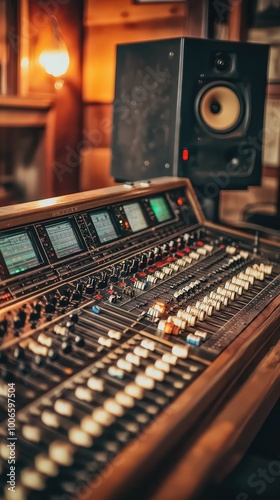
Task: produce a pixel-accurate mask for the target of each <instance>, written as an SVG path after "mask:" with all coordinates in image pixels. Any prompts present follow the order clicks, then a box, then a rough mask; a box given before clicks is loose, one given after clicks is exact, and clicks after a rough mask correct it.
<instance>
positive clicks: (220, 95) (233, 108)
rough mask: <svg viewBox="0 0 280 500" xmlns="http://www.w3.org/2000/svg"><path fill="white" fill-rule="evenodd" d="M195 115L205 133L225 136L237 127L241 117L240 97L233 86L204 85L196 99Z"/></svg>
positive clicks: (224, 84) (219, 84)
mask: <svg viewBox="0 0 280 500" xmlns="http://www.w3.org/2000/svg"><path fill="white" fill-rule="evenodd" d="M196 114H197V118H198V120H199V122H200V124H201V125H202V126H203V128H205V129H206V130H207V131H211V132H214V133H219V134H226V133H228V132H230V131H232V130H234V129H235V128H237V127H238V125H239V124H240V121H241V119H242V116H243V102H242V97H241V95H240V93H239V91H238V89H237V87H235V86H234V85H231V84H226V83H223V82H215V83H211V84H208V85H205V86H204V87H203V88H202V89H201V90H200V92H199V93H198V95H197V97H196Z"/></svg>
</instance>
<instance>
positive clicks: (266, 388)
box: [153, 341, 280, 500]
mask: <svg viewBox="0 0 280 500" xmlns="http://www.w3.org/2000/svg"><path fill="white" fill-rule="evenodd" d="M279 393H280V341H279V342H278V343H277V344H276V345H275V346H274V347H273V348H272V349H271V351H270V352H269V353H268V354H267V355H266V356H265V357H264V358H263V360H262V361H261V362H260V364H259V365H258V366H257V368H256V369H255V370H254V372H253V374H252V375H251V376H250V378H249V379H248V380H247V382H246V383H245V384H244V385H243V386H242V387H241V389H240V390H239V391H238V392H237V394H236V395H235V396H234V397H233V398H232V399H231V400H230V402H229V403H228V404H227V405H226V406H225V408H224V409H223V410H222V412H221V413H220V414H219V415H218V417H217V418H216V419H215V420H214V421H213V423H212V424H211V425H210V426H209V428H208V429H207V430H206V431H205V432H204V433H203V434H202V435H201V437H200V438H199V439H198V440H197V442H196V443H195V445H194V446H192V447H191V449H190V450H188V451H187V453H186V454H185V456H184V457H183V458H182V459H181V460H180V463H179V465H178V466H177V467H176V469H175V471H174V472H173V473H172V474H171V475H170V476H169V477H168V478H167V479H166V480H165V481H163V483H162V485H161V487H160V489H159V490H158V491H157V493H156V494H155V495H154V496H153V500H161V499H162V498H164V499H165V500H168V499H170V500H171V499H174V498H176V500H191V499H193V498H194V496H195V495H196V494H197V492H198V491H199V490H200V489H201V488H202V485H205V483H206V482H207V481H208V482H210V481H211V482H213V479H214V478H215V476H217V474H218V477H219V478H221V477H223V475H224V474H225V472H228V471H229V470H230V469H232V468H233V467H234V466H235V465H236V464H237V463H238V462H239V461H240V459H241V458H242V456H243V455H244V453H245V451H246V449H247V448H248V446H249V445H250V444H251V442H252V440H253V438H254V436H255V434H256V433H257V431H258V430H259V429H260V427H261V425H262V423H263V422H264V420H265V418H266V417H267V416H268V414H269V412H270V411H271V409H272V408H273V406H274V404H275V403H276V401H277V400H278V398H279ZM226 464H227V467H226V469H225V465H226ZM217 471H218V472H217ZM163 495H164V496H163Z"/></svg>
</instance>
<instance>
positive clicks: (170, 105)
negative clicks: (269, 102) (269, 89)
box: [111, 38, 268, 189]
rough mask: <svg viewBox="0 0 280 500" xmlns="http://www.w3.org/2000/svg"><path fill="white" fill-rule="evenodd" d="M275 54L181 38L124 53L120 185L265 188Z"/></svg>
mask: <svg viewBox="0 0 280 500" xmlns="http://www.w3.org/2000/svg"><path fill="white" fill-rule="evenodd" d="M267 57H268V46H266V45H263V44H253V43H239V42H225V41H219V40H206V39H194V38H174V39H169V40H159V41H151V42H140V43H133V44H124V45H119V46H118V47H117V67H116V81H115V100H114V119H113V138H112V168H111V173H112V175H113V176H114V177H115V179H116V180H121V181H123V180H129V181H134V180H141V179H148V178H152V177H161V176H165V175H174V176H182V177H188V178H189V179H190V180H191V181H192V182H193V184H194V185H195V186H197V187H200V186H204V185H205V184H206V183H208V184H209V183H211V182H216V183H217V184H218V185H219V187H220V189H243V188H246V187H248V186H249V185H259V184H260V180H261V153H262V131H263V113H264V100H265V89H266V72H267Z"/></svg>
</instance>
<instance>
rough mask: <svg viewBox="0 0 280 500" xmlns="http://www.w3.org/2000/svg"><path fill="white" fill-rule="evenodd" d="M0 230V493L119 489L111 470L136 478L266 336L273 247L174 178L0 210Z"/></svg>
mask: <svg viewBox="0 0 280 500" xmlns="http://www.w3.org/2000/svg"><path fill="white" fill-rule="evenodd" d="M0 229H1V230H0V277H1V282H0V342H1V344H0V464H1V471H2V474H3V477H7V478H8V477H11V476H8V474H9V473H11V472H12V473H13V469H11V463H10V462H11V453H13V449H12V448H11V447H9V446H7V443H15V446H14V448H15V456H14V461H15V464H16V469H15V472H14V474H15V477H14V480H15V482H16V492H15V491H13V488H12V482H10V483H7V482H6V481H4V482H1V487H0V495H1V497H3V498H5V499H8V500H9V499H11V498H12V499H14V500H19V499H20V500H29V499H30V500H33V499H34V500H35V499H36V500H37V499H38V498H42V500H43V499H49V500H61V499H65V500H66V499H67V500H68V499H69V500H70V499H78V498H80V497H81V498H85V496H84V497H82V493H83V494H84V495H85V492H87V495H88V496H87V498H91V497H90V494H92V495H93V497H92V498H98V500H99V499H101V498H125V496H122V495H124V493H120V492H121V491H124V490H122V487H123V488H125V481H126V477H125V474H124V473H123V470H124V469H128V470H129V474H131V477H133V478H134V479H133V480H134V484H137V480H136V478H137V476H139V481H140V479H141V477H144V475H145V467H146V466H145V463H147V461H149V459H151V463H152V461H154V462H157V460H159V458H162V457H163V456H164V454H168V453H169V452H170V451H171V449H172V447H173V446H174V445H175V444H176V443H178V442H179V440H180V439H181V438H183V437H184V436H186V435H187V433H188V432H191V431H192V430H194V431H197V429H198V426H199V423H200V421H202V419H203V416H204V415H205V412H208V411H209V409H210V408H211V405H212V404H214V402H217V400H218V399H219V398H220V399H221V400H222V399H223V394H225V393H226V392H227V390H228V388H229V387H230V385H231V384H232V383H233V381H235V380H238V377H239V376H240V375H241V374H242V372H243V371H244V370H245V369H246V368H248V366H250V363H251V362H252V361H253V358H254V353H257V352H259V350H260V349H261V348H264V347H265V345H266V343H267V342H268V341H269V338H270V336H271V335H272V333H273V334H275V328H277V324H278V325H279V316H278V317H277V318H276V323H275V325H276V326H275V327H274V324H271V321H272V319H271V318H273V317H274V316H273V315H275V311H277V308H278V307H279V303H280V299H279V297H280V275H279V271H280V247H279V245H277V244H276V243H271V242H269V241H266V240H262V239H260V240H259V241H258V239H257V238H254V237H251V236H250V235H245V234H243V233H241V232H237V231H234V230H232V229H229V228H225V227H222V226H219V225H215V224H212V223H209V222H207V221H206V220H204V217H203V214H202V211H201V208H200V206H199V204H198V202H197V200H196V197H195V194H194V192H193V189H192V187H191V185H190V183H189V181H187V180H182V179H175V178H164V179H160V180H152V181H151V182H150V183H144V184H141V183H139V184H136V185H135V186H126V185H125V186H121V187H114V188H108V189H103V190H97V191H93V192H87V193H78V194H76V195H69V196H63V197H60V198H58V199H50V200H42V201H38V202H32V203H28V204H24V205H18V206H14V207H12V209H11V208H10V207H9V208H7V209H2V215H1V216H0ZM269 321H270V327H271V331H270V330H268V329H266V323H267V322H269ZM278 333H279V332H278ZM9 433H10V434H9ZM8 438H10V439H8ZM11 438H14V440H13V439H11ZM7 439H8V440H7ZM136 448H137V454H138V459H137V460H139V464H142V466H143V467H141V470H139V464H138V462H137V460H136V458H135V453H134V452H133V450H135V449H136ZM159 450H160V451H159ZM12 463H13V462H12ZM128 464H129V465H128ZM122 476H123V479H122ZM106 478H107V479H106ZM114 478H115V479H114ZM110 481H111V484H112V485H113V486H112V488H111V489H112V491H111V492H110V491H109V490H110V488H109V489H108V488H107V490H108V491H109V493H108V491H107V490H106V483H109V482H110ZM104 484H105V490H106V491H107V493H106V494H105V493H104V492H103V488H104ZM115 484H116V485H117V486H116V487H117V488H119V490H117V489H114V485H115ZM39 495H40V496H39ZM106 495H107V496H106ZM118 495H119V496H118Z"/></svg>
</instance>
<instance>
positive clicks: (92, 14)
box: [85, 0, 187, 26]
mask: <svg viewBox="0 0 280 500" xmlns="http://www.w3.org/2000/svg"><path fill="white" fill-rule="evenodd" d="M186 8H187V1H185V2H183V3H177V2H172V1H170V2H168V3H160V4H156V3H151V4H142V5H139V4H138V5H136V4H134V3H133V0H118V1H117V2H116V0H106V1H105V2H101V1H100V0H87V1H86V6H85V26H93V25H94V26H97V25H104V24H123V23H124V22H128V23H131V22H133V23H134V22H136V23H141V22H145V21H151V20H152V19H155V20H160V19H162V20H164V21H165V22H166V21H167V20H169V19H171V18H172V17H182V18H183V17H184V16H186Z"/></svg>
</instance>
